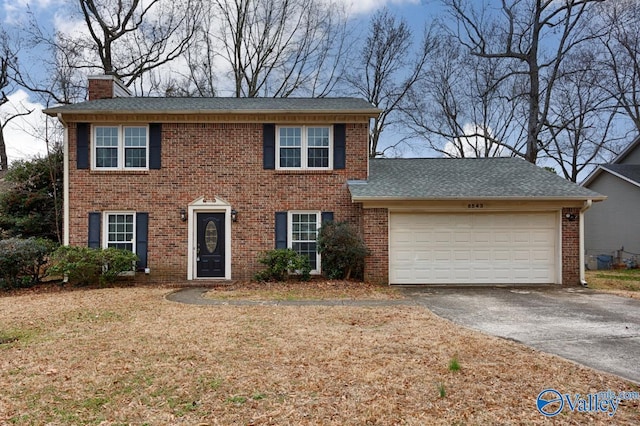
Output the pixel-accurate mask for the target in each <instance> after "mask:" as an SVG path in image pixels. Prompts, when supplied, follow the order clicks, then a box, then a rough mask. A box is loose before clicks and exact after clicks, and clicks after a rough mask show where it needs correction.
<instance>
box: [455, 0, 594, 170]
mask: <svg viewBox="0 0 640 426" xmlns="http://www.w3.org/2000/svg"><path fill="white" fill-rule="evenodd" d="M443 1H444V3H445V4H446V5H447V6H448V10H449V11H450V13H451V14H452V16H453V17H454V19H455V22H456V24H457V26H456V27H454V28H453V29H452V32H453V33H454V34H455V35H456V36H457V38H458V40H459V41H460V43H461V44H462V45H463V46H465V47H466V48H468V49H469V51H470V52H471V53H472V54H473V55H476V56H478V57H480V58H486V59H497V60H502V61H504V62H506V63H507V64H508V66H509V69H508V72H507V73H505V74H504V75H502V76H501V78H500V80H501V81H505V82H507V81H509V80H512V79H513V78H516V79H520V80H521V81H522V83H523V86H522V88H521V90H520V92H519V93H518V94H517V95H518V96H519V97H522V98H523V99H524V100H525V101H526V104H525V105H526V106H525V108H524V111H523V112H524V117H523V122H524V123H525V128H526V145H525V147H524V148H525V149H524V150H523V151H521V152H519V154H520V155H522V156H523V157H524V158H525V159H526V160H527V161H530V162H532V163H535V162H536V160H537V159H538V153H539V152H540V151H541V150H542V149H543V148H544V147H545V142H544V141H543V139H544V138H543V137H542V133H543V132H544V131H545V126H547V124H548V116H549V111H550V107H551V98H552V97H553V96H554V93H555V85H556V82H557V81H558V78H559V77H560V69H561V65H562V61H563V60H564V58H565V57H566V56H567V55H568V54H569V52H571V51H572V50H573V49H575V47H576V46H578V45H579V44H580V43H582V42H584V41H585V40H587V39H589V38H590V37H591V36H590V35H589V34H585V33H584V32H582V31H581V25H582V24H583V23H584V20H585V19H586V18H587V17H588V12H589V11H590V9H591V6H592V4H593V3H596V2H600V1H603V0H561V1H552V0H502V1H501V5H500V6H499V7H498V8H497V10H495V11H494V10H493V9H490V8H489V7H488V6H487V4H486V3H484V2H483V3H481V5H480V6H477V5H478V3H476V2H471V1H469V0H443ZM472 3H473V4H472ZM543 40H544V43H543Z"/></svg>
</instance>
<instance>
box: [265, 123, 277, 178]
mask: <svg viewBox="0 0 640 426" xmlns="http://www.w3.org/2000/svg"><path fill="white" fill-rule="evenodd" d="M262 138H263V139H262V161H263V168H264V169H265V170H273V169H275V168H276V125H275V124H265V125H263V126H262Z"/></svg>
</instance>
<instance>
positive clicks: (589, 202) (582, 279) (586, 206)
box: [580, 200, 593, 287]
mask: <svg viewBox="0 0 640 426" xmlns="http://www.w3.org/2000/svg"><path fill="white" fill-rule="evenodd" d="M592 204H593V201H592V200H586V201H585V202H584V205H583V206H582V208H581V209H580V285H582V286H583V287H586V286H587V281H586V280H585V275H584V212H586V211H587V210H589V209H590V208H591V205H592Z"/></svg>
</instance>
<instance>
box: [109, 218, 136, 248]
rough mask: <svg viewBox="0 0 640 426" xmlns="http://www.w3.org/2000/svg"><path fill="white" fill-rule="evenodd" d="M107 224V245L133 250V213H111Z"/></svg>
mask: <svg viewBox="0 0 640 426" xmlns="http://www.w3.org/2000/svg"><path fill="white" fill-rule="evenodd" d="M107 224H108V226H107V247H114V248H121V249H125V250H130V251H133V214H110V215H108V217H107Z"/></svg>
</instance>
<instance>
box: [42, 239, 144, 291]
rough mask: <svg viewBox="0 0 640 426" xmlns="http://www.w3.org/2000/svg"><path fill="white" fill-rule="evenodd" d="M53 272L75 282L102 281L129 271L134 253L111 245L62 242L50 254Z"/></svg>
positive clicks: (82, 283) (115, 277)
mask: <svg viewBox="0 0 640 426" xmlns="http://www.w3.org/2000/svg"><path fill="white" fill-rule="evenodd" d="M52 258H53V263H54V265H53V267H52V268H51V269H52V271H53V272H56V273H58V274H60V275H64V276H65V277H66V278H67V279H68V280H69V282H71V283H73V284H76V285H88V284H96V283H100V284H105V283H108V282H113V281H115V280H117V279H118V278H120V277H121V276H122V275H123V273H125V272H130V271H133V265H134V264H135V262H136V260H137V259H138V257H137V256H136V255H135V254H134V253H132V252H130V251H128V250H119V249H114V248H108V249H104V250H101V249H94V248H89V247H75V246H64V247H60V248H59V249H58V250H56V252H55V253H54V254H53V256H52Z"/></svg>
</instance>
